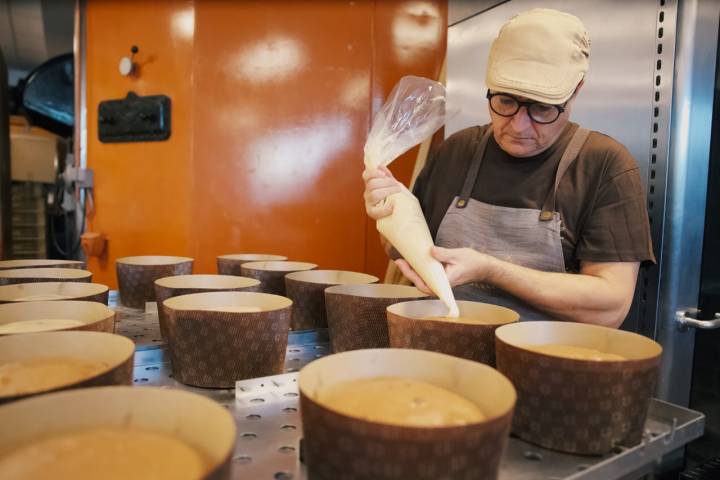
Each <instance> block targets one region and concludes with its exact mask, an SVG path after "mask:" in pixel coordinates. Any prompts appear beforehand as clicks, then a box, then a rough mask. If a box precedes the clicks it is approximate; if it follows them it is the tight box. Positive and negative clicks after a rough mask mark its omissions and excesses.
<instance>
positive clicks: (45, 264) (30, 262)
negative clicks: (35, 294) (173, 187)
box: [0, 258, 85, 270]
mask: <svg viewBox="0 0 720 480" xmlns="http://www.w3.org/2000/svg"><path fill="white" fill-rule="evenodd" d="M18 268H80V269H83V268H85V263H83V262H81V261H79V260H51V259H49V258H43V259H40V258H33V259H27V260H2V261H0V270H10V269H18Z"/></svg>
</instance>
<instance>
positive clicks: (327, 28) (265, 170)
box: [193, 0, 373, 270]
mask: <svg viewBox="0 0 720 480" xmlns="http://www.w3.org/2000/svg"><path fill="white" fill-rule="evenodd" d="M372 7H373V6H372V3H370V2H294V1H287V2H280V1H274V2H237V3H231V2H225V1H222V0H219V1H210V2H206V1H203V2H198V3H197V7H196V8H197V31H196V47H195V48H196V51H199V52H202V54H200V55H196V57H195V58H196V61H195V68H194V72H195V78H194V81H195V92H196V95H195V108H194V111H195V138H194V145H193V152H194V175H195V178H196V182H195V186H194V189H195V197H196V200H195V202H194V204H193V208H194V212H195V215H194V218H195V219H196V225H195V228H194V231H195V232H198V235H196V236H194V238H193V241H194V248H195V250H196V251H197V252H198V256H199V258H200V268H202V269H206V268H211V265H213V264H214V257H213V256H214V255H215V254H218V253H229V252H232V251H262V252H271V253H279V254H282V255H286V256H288V257H290V258H292V259H298V260H307V261H312V262H314V263H317V264H318V265H320V266H321V268H342V269H351V270H363V268H364V245H365V231H364V223H365V222H364V210H363V204H362V191H363V186H362V182H361V179H360V173H361V171H362V146H363V144H364V140H365V135H366V132H367V127H368V116H369V111H368V106H369V85H370V73H371V71H370V69H369V66H370V62H371V49H370V43H371V23H372ZM201 232H202V233H201Z"/></svg>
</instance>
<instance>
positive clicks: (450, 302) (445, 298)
mask: <svg viewBox="0 0 720 480" xmlns="http://www.w3.org/2000/svg"><path fill="white" fill-rule="evenodd" d="M444 123H445V87H444V86H443V85H442V84H441V83H438V82H435V81H433V80H429V79H427V78H422V77H415V76H406V77H403V78H402V79H400V82H398V84H397V85H396V86H395V88H393V91H392V92H390V95H389V97H388V100H387V101H386V102H385V104H383V106H382V108H381V109H380V111H378V113H377V115H376V116H375V118H374V119H373V124H372V128H371V129H370V133H369V134H368V138H367V141H366V142H365V149H364V150H365V166H366V168H378V167H380V166H381V165H384V166H387V165H389V164H390V163H391V162H392V161H393V160H395V159H396V158H397V157H398V156H399V155H401V154H403V153H404V152H406V151H408V150H409V149H410V148H412V147H414V146H415V145H417V144H418V143H420V142H421V141H423V140H424V139H425V138H428V137H429V136H431V135H432V134H433V132H435V131H436V130H437V129H439V128H440V127H441V126H442V125H443V124H444ZM385 202H391V203H392V204H393V212H392V214H391V215H389V216H387V217H385V218H381V219H380V220H378V221H377V229H378V231H379V232H380V233H381V234H382V235H383V236H384V237H385V238H386V239H387V240H388V241H389V242H390V243H391V244H392V246H393V247H395V249H396V250H397V251H398V252H400V255H402V257H403V258H404V259H405V260H406V261H407V262H408V263H409V264H410V266H411V267H412V268H413V270H415V272H417V274H418V275H419V276H420V278H422V279H423V281H424V282H425V284H426V285H427V286H428V287H429V288H430V290H432V291H433V293H434V294H435V295H437V296H438V298H439V299H440V300H441V301H442V302H443V303H444V304H445V305H446V306H447V307H448V313H447V316H448V317H453V318H454V317H458V316H459V311H458V306H457V302H456V301H455V296H454V295H453V292H452V288H451V287H450V282H449V281H448V278H447V274H446V273H445V269H444V268H443V266H442V264H441V263H440V262H438V261H437V260H436V259H435V258H433V256H432V255H431V254H430V250H431V249H432V247H433V240H432V236H431V235H430V229H429V228H428V226H427V222H426V221H425V216H424V215H423V212H422V209H421V208H420V202H419V201H418V199H417V198H415V195H413V194H412V192H410V190H408V189H407V188H405V187H404V186H403V189H402V191H401V192H399V193H395V194H393V195H390V196H389V197H387V198H386V199H385Z"/></svg>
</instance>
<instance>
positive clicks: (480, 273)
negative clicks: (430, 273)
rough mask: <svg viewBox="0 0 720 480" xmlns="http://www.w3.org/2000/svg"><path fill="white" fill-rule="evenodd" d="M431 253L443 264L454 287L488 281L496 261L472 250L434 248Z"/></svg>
mask: <svg viewBox="0 0 720 480" xmlns="http://www.w3.org/2000/svg"><path fill="white" fill-rule="evenodd" d="M430 253H431V254H432V256H433V257H434V258H435V259H436V260H438V261H439V262H440V263H442V264H443V266H444V267H445V273H447V277H448V280H449V281H450V285H451V286H453V287H455V286H457V285H462V284H465V283H471V282H485V281H487V280H488V278H489V277H490V275H491V273H492V271H493V267H494V265H495V261H496V259H495V258H494V257H492V256H490V255H487V254H485V253H480V252H478V251H477V250H473V249H472V248H443V247H433V248H432V250H431V251H430Z"/></svg>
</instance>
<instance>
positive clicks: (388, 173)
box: [378, 165, 395, 179]
mask: <svg viewBox="0 0 720 480" xmlns="http://www.w3.org/2000/svg"><path fill="white" fill-rule="evenodd" d="M378 170H380V171H381V172H382V173H384V174H385V176H386V177H389V178H392V179H395V177H394V176H393V174H392V172H391V171H390V169H389V168H388V167H386V166H385V165H380V167H379V168H378Z"/></svg>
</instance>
